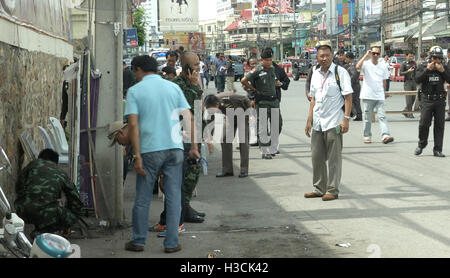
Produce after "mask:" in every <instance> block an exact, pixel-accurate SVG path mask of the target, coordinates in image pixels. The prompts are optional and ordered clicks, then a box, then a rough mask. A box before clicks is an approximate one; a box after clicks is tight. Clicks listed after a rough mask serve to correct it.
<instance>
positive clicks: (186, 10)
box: [159, 0, 198, 32]
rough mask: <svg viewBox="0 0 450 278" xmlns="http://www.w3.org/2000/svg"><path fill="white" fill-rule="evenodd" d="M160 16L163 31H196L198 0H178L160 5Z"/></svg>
mask: <svg viewBox="0 0 450 278" xmlns="http://www.w3.org/2000/svg"><path fill="white" fill-rule="evenodd" d="M167 2H169V1H167ZM159 18H160V31H161V32H196V31H197V30H198V0H176V1H170V2H169V3H168V4H164V5H159Z"/></svg>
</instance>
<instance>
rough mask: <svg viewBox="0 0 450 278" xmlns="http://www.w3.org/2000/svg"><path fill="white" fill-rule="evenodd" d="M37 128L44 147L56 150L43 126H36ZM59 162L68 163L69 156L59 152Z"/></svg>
mask: <svg viewBox="0 0 450 278" xmlns="http://www.w3.org/2000/svg"><path fill="white" fill-rule="evenodd" d="M38 128H39V130H40V131H41V134H42V137H44V148H45V149H52V150H54V151H55V152H58V150H56V149H55V147H54V146H53V143H52V139H51V138H50V135H49V134H48V133H47V131H46V130H45V128H43V127H42V126H38ZM59 164H69V156H67V155H62V154H59Z"/></svg>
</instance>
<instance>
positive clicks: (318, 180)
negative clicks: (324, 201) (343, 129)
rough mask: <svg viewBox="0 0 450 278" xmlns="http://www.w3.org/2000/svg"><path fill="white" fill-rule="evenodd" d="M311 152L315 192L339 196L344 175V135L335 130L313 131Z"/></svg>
mask: <svg viewBox="0 0 450 278" xmlns="http://www.w3.org/2000/svg"><path fill="white" fill-rule="evenodd" d="M311 151H312V166H313V186H314V188H315V189H314V192H315V193H317V195H324V194H331V195H338V194H339V184H340V183H341V175H342V134H336V129H334V128H332V129H330V130H327V131H325V132H322V131H316V130H313V131H312V134H311ZM327 160H328V167H327Z"/></svg>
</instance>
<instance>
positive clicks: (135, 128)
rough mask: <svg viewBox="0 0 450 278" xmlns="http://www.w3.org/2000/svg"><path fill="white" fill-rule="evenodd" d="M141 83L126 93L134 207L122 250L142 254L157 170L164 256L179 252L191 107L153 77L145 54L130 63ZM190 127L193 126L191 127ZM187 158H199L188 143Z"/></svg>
mask: <svg viewBox="0 0 450 278" xmlns="http://www.w3.org/2000/svg"><path fill="white" fill-rule="evenodd" d="M131 66H132V70H133V71H134V72H135V74H136V78H137V80H138V81H139V83H137V84H136V85H134V86H133V87H131V88H129V89H128V93H127V103H126V108H125V115H128V126H129V137H130V141H131V144H132V146H133V151H134V155H133V158H134V159H135V164H134V168H135V169H136V173H137V174H138V175H137V179H136V199H135V203H134V207H133V216H132V223H133V236H132V238H131V240H130V241H129V242H127V244H126V245H125V249H126V250H128V251H143V250H144V245H145V241H146V239H147V231H148V220H149V207H150V202H151V199H152V195H153V186H154V184H155V180H156V177H157V174H158V172H159V171H162V172H163V175H164V193H165V196H166V210H167V216H166V217H167V220H166V226H167V237H166V238H165V240H164V247H165V249H164V250H165V252H166V253H172V252H177V251H180V250H181V245H180V244H179V242H178V231H177V229H178V223H179V221H180V214H181V183H182V167H183V158H184V156H183V137H182V133H181V125H180V121H179V117H180V115H182V116H183V119H184V120H185V121H186V124H187V128H186V133H187V135H188V136H190V137H191V139H193V138H194V130H192V132H190V125H191V124H190V123H191V117H192V115H191V112H190V110H189V108H190V106H189V104H188V103H187V101H186V98H185V97H184V94H183V92H182V91H181V89H180V88H179V87H178V85H176V84H174V83H172V82H170V81H167V80H164V79H163V78H161V76H159V75H158V74H157V71H158V63H157V62H156V60H155V59H154V58H152V57H150V56H148V55H143V56H137V57H135V58H134V59H133V61H132V62H131ZM192 128H193V127H192ZM189 155H190V156H191V157H192V158H199V157H200V154H199V153H198V149H197V144H191V150H190V152H189Z"/></svg>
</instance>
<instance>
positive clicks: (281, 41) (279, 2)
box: [278, 1, 283, 61]
mask: <svg viewBox="0 0 450 278" xmlns="http://www.w3.org/2000/svg"><path fill="white" fill-rule="evenodd" d="M278 14H279V15H280V48H279V50H280V61H282V60H283V24H282V23H281V1H278Z"/></svg>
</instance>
